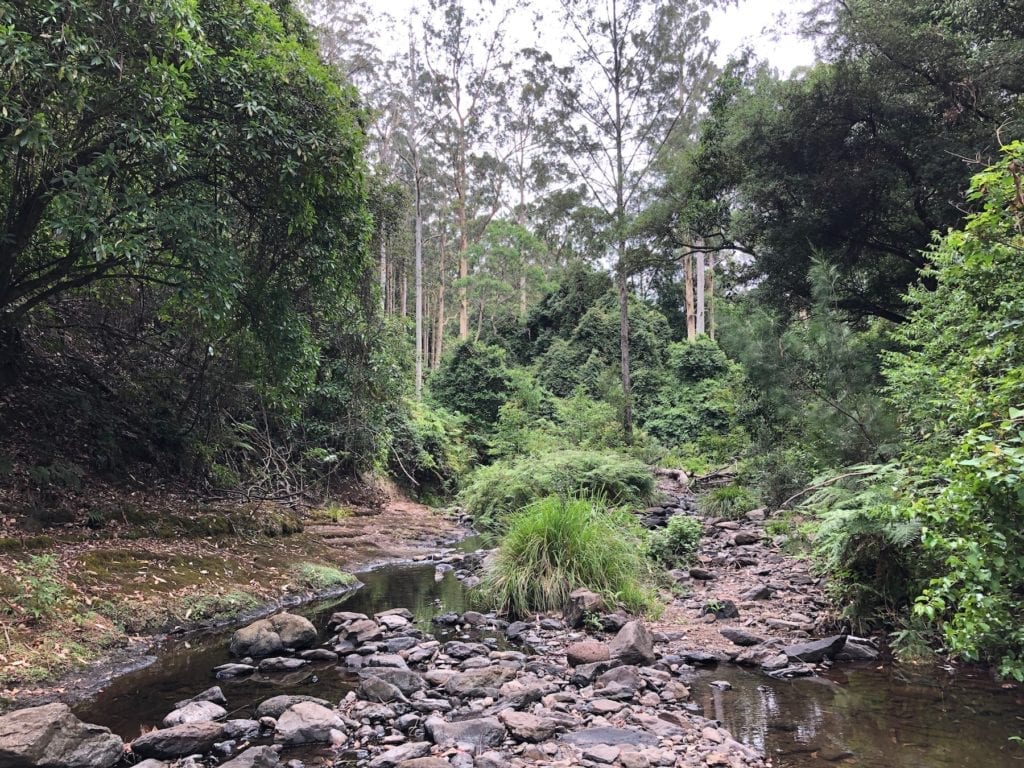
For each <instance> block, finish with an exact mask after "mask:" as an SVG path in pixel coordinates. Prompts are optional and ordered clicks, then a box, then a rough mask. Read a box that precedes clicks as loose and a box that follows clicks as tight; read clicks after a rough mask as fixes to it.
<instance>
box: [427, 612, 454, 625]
mask: <svg viewBox="0 0 1024 768" xmlns="http://www.w3.org/2000/svg"><path fill="white" fill-rule="evenodd" d="M430 621H431V622H432V623H433V624H440V625H441V626H442V627H453V626H455V625H456V624H458V623H459V614H457V613H445V614H442V615H440V616H435V617H434V618H432V619H431V620H430Z"/></svg>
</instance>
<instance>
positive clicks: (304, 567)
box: [292, 563, 356, 592]
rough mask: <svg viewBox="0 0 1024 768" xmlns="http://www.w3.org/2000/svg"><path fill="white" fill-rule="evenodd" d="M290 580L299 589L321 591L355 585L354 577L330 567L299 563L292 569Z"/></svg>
mask: <svg viewBox="0 0 1024 768" xmlns="http://www.w3.org/2000/svg"><path fill="white" fill-rule="evenodd" d="M292 578H293V579H294V580H295V582H296V585H297V586H298V587H299V588H300V589H304V590H313V591H317V592H319V591H322V590H325V589H333V588H335V587H348V586H351V585H352V584H355V581H356V577H355V576H353V575H352V574H351V573H348V572H346V571H342V570H340V569H338V568H335V567H333V566H330V565H322V564H320V563H299V564H298V565H296V566H295V567H294V568H293V569H292Z"/></svg>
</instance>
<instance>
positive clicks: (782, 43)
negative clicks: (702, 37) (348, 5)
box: [370, 0, 814, 75]
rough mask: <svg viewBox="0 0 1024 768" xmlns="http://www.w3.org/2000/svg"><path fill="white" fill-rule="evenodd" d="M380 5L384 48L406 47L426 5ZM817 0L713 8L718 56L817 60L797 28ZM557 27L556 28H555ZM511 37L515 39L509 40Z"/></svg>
mask: <svg viewBox="0 0 1024 768" xmlns="http://www.w3.org/2000/svg"><path fill="white" fill-rule="evenodd" d="M378 3H380V4H381V5H382V6H384V7H382V8H381V10H385V9H386V11H387V12H388V13H389V14H391V16H392V17H393V19H394V21H393V22H392V24H390V25H388V27H389V29H388V30H387V31H384V33H383V35H382V39H381V45H382V47H383V48H384V49H385V50H387V49H391V48H392V46H395V47H394V48H393V50H396V51H398V50H402V49H404V47H405V45H406V44H407V43H406V40H407V39H408V38H407V34H408V33H407V32H406V24H407V23H408V20H409V17H410V15H412V14H413V13H414V9H415V8H417V7H424V6H425V5H426V2H425V1H424V0H387V2H386V5H384V3H383V2H382V1H381V0H370V4H371V5H378ZM545 3H547V4H550V6H551V14H552V17H554V16H555V14H556V13H557V8H558V2H557V0H541V2H536V3H534V6H533V7H534V8H544V7H545ZM813 3H814V0H739V4H738V6H736V7H731V8H729V9H728V10H726V11H720V12H717V13H715V15H714V20H713V21H712V25H711V30H710V36H711V37H712V38H717V39H718V40H719V41H720V42H719V49H718V59H719V62H720V63H725V61H726V60H727V59H728V58H729V56H730V55H731V54H733V53H735V52H736V51H738V50H739V49H741V48H742V47H744V46H745V45H750V46H751V47H752V48H753V49H754V51H755V52H756V53H757V54H758V55H759V56H760V57H761V58H763V59H767V60H768V61H770V62H771V63H772V65H774V66H775V67H776V68H778V69H779V70H780V72H781V73H782V74H783V75H788V74H790V72H791V71H792V70H793V69H794V68H795V67H799V66H804V65H808V64H811V63H813V61H814V46H813V45H812V44H811V43H810V42H808V41H806V40H802V39H800V37H799V36H798V35H797V34H796V28H797V26H798V23H799V20H800V14H801V13H802V12H804V11H806V10H808V9H809V7H810V6H811V5H813ZM529 29H530V25H529V23H528V22H526V21H525V20H519V19H517V18H516V17H513V18H512V19H511V20H510V24H509V26H508V28H506V31H507V32H509V33H511V34H510V37H513V38H515V37H517V36H518V35H516V32H517V30H523V33H525V34H526V35H527V36H532V33H531V32H528V30H529ZM551 31H552V32H554V30H551ZM542 36H543V29H542ZM510 42H511V41H510ZM521 42H522V44H523V45H526V44H529V43H535V42H536V41H535V40H529V39H527V40H523V41H521Z"/></svg>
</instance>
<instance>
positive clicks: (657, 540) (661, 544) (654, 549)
mask: <svg viewBox="0 0 1024 768" xmlns="http://www.w3.org/2000/svg"><path fill="white" fill-rule="evenodd" d="M703 531H704V526H703V525H702V524H701V522H700V520H697V519H696V518H694V517H688V516H687V515H676V516H675V517H672V518H670V519H669V521H668V525H667V526H666V527H665V528H664V529H663V530H661V531H656V532H655V533H654V534H652V535H651V544H650V548H649V552H650V555H651V557H652V558H653V559H654V560H656V561H657V562H659V563H661V564H662V565H664V566H665V567H666V568H677V567H679V566H682V565H687V564H688V563H690V562H691V561H692V560H693V556H694V555H696V554H697V550H698V549H699V548H700V537H701V534H702V533H703Z"/></svg>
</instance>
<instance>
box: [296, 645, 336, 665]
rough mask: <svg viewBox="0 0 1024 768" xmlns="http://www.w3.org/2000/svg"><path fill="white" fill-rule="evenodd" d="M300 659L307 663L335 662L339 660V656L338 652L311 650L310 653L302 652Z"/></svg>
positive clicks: (321, 649) (325, 649)
mask: <svg viewBox="0 0 1024 768" xmlns="http://www.w3.org/2000/svg"><path fill="white" fill-rule="evenodd" d="M299 658H300V659H305V660H306V661H330V662H333V661H337V660H338V654H337V652H336V651H331V650H328V649H327V648H310V649H309V650H308V651H300V652H299Z"/></svg>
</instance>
